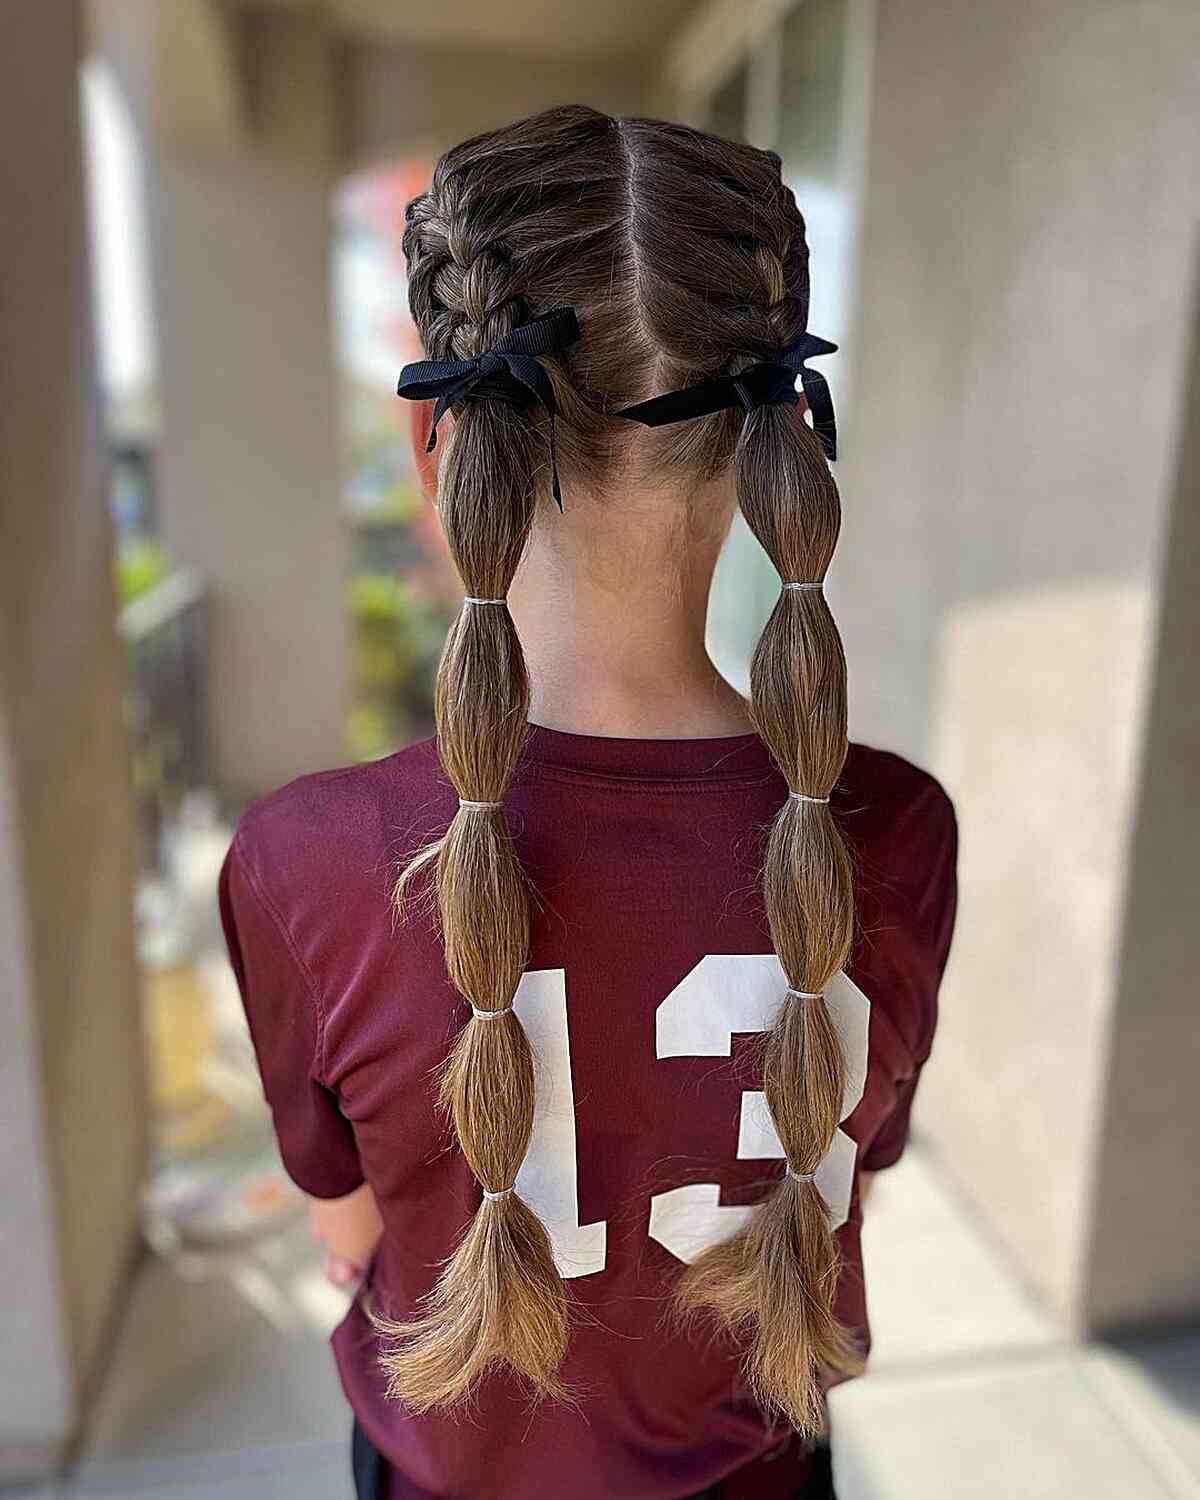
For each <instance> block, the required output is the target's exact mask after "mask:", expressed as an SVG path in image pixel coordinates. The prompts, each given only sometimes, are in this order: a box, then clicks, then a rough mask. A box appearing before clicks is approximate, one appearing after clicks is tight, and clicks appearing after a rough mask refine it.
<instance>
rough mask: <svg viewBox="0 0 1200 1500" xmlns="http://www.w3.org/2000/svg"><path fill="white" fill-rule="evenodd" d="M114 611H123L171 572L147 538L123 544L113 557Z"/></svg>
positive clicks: (164, 554) (167, 563) (165, 559)
mask: <svg viewBox="0 0 1200 1500" xmlns="http://www.w3.org/2000/svg"><path fill="white" fill-rule="evenodd" d="M115 569H116V585H117V607H118V609H124V607H125V606H126V605H127V604H132V603H133V601H134V600H135V599H139V598H141V596H142V595H143V594H145V593H148V592H149V591H150V589H152V588H153V587H154V586H155V584H157V583H161V582H162V581H163V579H164V578H165V577H166V576H167V574H168V573H169V572H170V571H171V565H170V563H169V561H168V559H167V554H166V553H165V552H164V551H163V549H162V548H161V547H160V546H159V544H158V543H157V542H155V541H152V540H151V539H150V538H149V537H138V538H136V539H134V540H132V541H127V542H123V543H122V544H121V545H120V546H119V547H118V549H117V554H116V564H115Z"/></svg>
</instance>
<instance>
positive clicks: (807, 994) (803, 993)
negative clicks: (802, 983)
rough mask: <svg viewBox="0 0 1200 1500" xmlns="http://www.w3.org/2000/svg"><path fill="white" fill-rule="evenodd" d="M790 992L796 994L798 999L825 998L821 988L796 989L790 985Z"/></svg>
mask: <svg viewBox="0 0 1200 1500" xmlns="http://www.w3.org/2000/svg"><path fill="white" fill-rule="evenodd" d="M788 994H789V995H794V996H795V998H796V999H797V1000H824V998H825V996H824V995H823V994H822V993H821V991H820V990H794V989H792V987H791V986H790V985H789V986H788Z"/></svg>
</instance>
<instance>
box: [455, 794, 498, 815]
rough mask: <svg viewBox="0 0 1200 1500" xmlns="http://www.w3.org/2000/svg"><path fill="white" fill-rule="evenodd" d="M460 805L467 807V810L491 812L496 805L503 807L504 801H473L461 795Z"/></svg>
mask: <svg viewBox="0 0 1200 1500" xmlns="http://www.w3.org/2000/svg"><path fill="white" fill-rule="evenodd" d="M458 805H459V807H461V808H465V809H466V811H467V812H490V811H491V810H492V809H493V808H495V807H503V806H504V803H503V802H472V801H470V799H469V798H466V797H460V798H459V799H458Z"/></svg>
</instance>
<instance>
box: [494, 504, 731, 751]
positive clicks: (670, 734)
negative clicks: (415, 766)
mask: <svg viewBox="0 0 1200 1500" xmlns="http://www.w3.org/2000/svg"><path fill="white" fill-rule="evenodd" d="M567 503H568V507H569V508H568V511H567V513H566V515H565V516H560V515H559V514H558V513H557V512H552V513H551V514H549V515H546V516H545V517H542V518H539V523H538V525H537V526H536V527H535V528H534V532H533V536H532V537H531V539H530V545H529V548H528V550H527V552H526V555H525V557H524V559H523V561H522V563H521V567H520V569H519V571H518V573H517V576H516V578H515V579H514V580H513V585H512V588H511V589H510V590H509V605H510V608H511V610H512V614H513V619H514V621H515V623H516V627H517V631H518V633H519V634H520V637H521V644H522V647H523V649H524V652H525V660H526V664H527V667H528V671H529V688H530V709H529V717H530V720H531V722H533V723H534V724H541V725H543V726H544V727H546V728H547V729H559V730H564V731H566V732H568V733H572V734H595V735H605V736H612V737H619V738H630V739H702V738H705V737H707V736H722V735H734V734H745V733H748V732H749V731H750V729H751V724H750V720H749V716H748V713H747V709H746V703H745V700H744V699H743V698H742V697H741V696H740V695H739V694H738V693H737V691H736V690H735V689H734V688H733V687H732V686H731V685H730V684H729V683H728V682H726V680H725V679H724V678H723V677H722V676H721V674H720V673H719V672H718V671H717V669H716V667H715V666H714V665H713V662H712V660H711V658H710V657H709V655H708V651H707V650H706V648H705V644H704V628H705V620H706V616H707V613H708V596H709V591H710V589H711V586H712V577H713V570H714V568H715V567H716V562H717V556H718V554H719V552H720V549H721V543H722V541H723V540H724V536H725V533H726V531H727V530H728V526H729V516H730V508H729V502H728V494H727V491H726V490H725V489H724V488H723V487H722V486H718V485H712V486H702V487H699V488H698V489H696V490H695V491H693V492H692V493H690V494H689V495H688V496H686V497H684V498H682V499H681V498H680V497H679V496H676V495H664V494H663V493H661V492H653V491H646V490H640V491H639V490H631V491H622V492H619V493H616V494H614V493H612V492H609V493H606V494H604V495H602V496H592V495H588V494H585V493H580V492H578V491H575V492H573V493H571V494H570V495H569V496H568V502H567Z"/></svg>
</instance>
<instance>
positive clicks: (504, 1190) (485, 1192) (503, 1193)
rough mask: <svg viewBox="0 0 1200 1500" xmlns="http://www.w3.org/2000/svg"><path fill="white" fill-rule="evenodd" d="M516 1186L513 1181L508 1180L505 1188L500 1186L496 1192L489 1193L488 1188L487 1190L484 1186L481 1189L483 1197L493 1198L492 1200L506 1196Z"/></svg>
mask: <svg viewBox="0 0 1200 1500" xmlns="http://www.w3.org/2000/svg"><path fill="white" fill-rule="evenodd" d="M516 1186H517V1185H516V1183H515V1182H510V1183H509V1185H508V1186H507V1187H506V1188H501V1189H500V1191H499V1192H498V1193H489V1192H488V1190H487V1188H484V1189H483V1190H482V1191H483V1196H484V1197H485V1198H491V1199H492V1200H493V1202H494V1201H495V1200H496V1199H497V1198H507V1197H508V1195H509V1193H511V1192H514V1191H515V1190H516Z"/></svg>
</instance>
